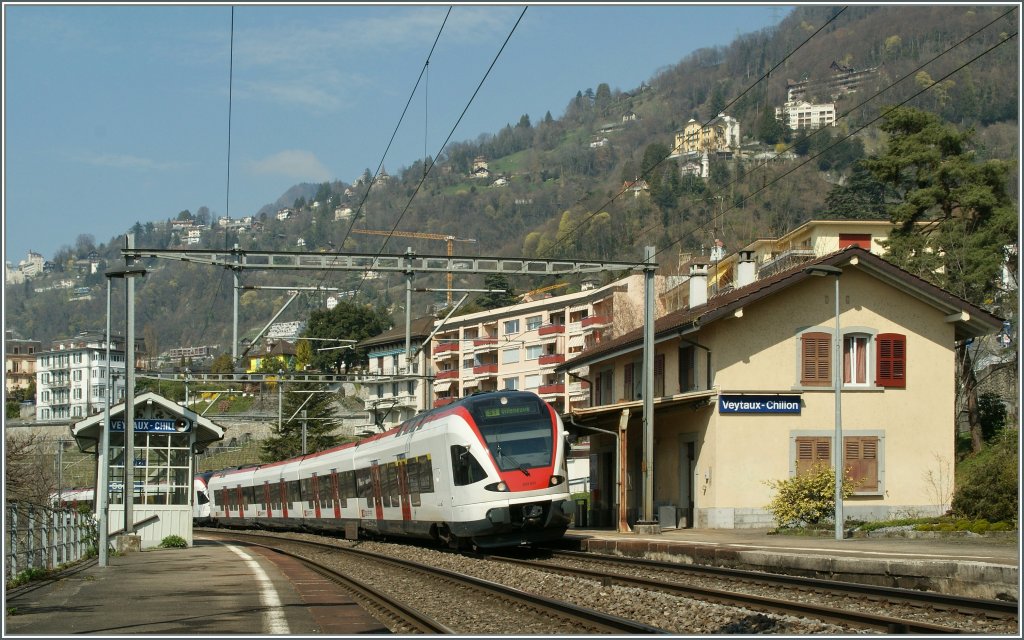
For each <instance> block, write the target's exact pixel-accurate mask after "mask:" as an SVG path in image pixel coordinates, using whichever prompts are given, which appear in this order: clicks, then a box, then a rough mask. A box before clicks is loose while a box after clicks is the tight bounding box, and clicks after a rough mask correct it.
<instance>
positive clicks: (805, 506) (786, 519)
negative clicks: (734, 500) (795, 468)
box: [765, 463, 854, 527]
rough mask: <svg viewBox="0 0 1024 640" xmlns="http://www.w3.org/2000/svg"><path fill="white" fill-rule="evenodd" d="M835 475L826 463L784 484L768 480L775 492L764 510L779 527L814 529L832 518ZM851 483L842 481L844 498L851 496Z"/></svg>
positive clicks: (833, 514)
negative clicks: (812, 526) (804, 526)
mask: <svg viewBox="0 0 1024 640" xmlns="http://www.w3.org/2000/svg"><path fill="white" fill-rule="evenodd" d="M835 478H836V476H835V473H834V472H833V471H832V467H831V466H830V465H828V464H826V463H818V464H816V465H814V466H813V467H811V468H810V469H809V470H807V471H806V472H804V473H801V474H798V475H796V476H793V477H792V478H787V479H785V480H767V481H765V484H767V485H768V486H769V487H771V488H772V489H773V490H774V491H775V495H774V497H773V498H772V500H771V502H769V503H768V505H767V506H766V507H765V508H766V509H768V511H770V512H771V514H772V515H773V516H775V521H776V522H778V523H779V526H780V527H789V526H799V525H816V524H818V523H820V522H822V521H824V520H831V519H833V518H835V513H836V492H835V486H836V485H835V482H836V479H835ZM853 490H854V483H853V482H852V481H851V480H850V479H849V478H846V479H844V481H843V489H842V491H843V497H844V498H847V497H849V496H851V495H852V494H853Z"/></svg>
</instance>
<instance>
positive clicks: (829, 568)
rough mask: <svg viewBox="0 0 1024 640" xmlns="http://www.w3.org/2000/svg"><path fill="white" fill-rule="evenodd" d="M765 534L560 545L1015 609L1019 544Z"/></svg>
mask: <svg viewBox="0 0 1024 640" xmlns="http://www.w3.org/2000/svg"><path fill="white" fill-rule="evenodd" d="M772 532H773V530H770V529H664V530H662V531H661V532H660V533H657V534H650V535H645V534H638V533H632V532H629V533H619V532H616V531H613V530H609V529H577V528H572V529H569V531H568V532H567V534H566V536H565V540H564V543H563V545H564V546H565V547H567V548H575V549H579V550H581V551H589V552H594V553H608V554H612V555H619V556H628V557H637V558H649V559H654V560H665V559H673V560H678V561H680V562H684V563H689V564H704V565H711V566H719V567H730V568H735V569H748V570H753V571H770V572H774V573H784V574H789V575H796V576H804V577H811V578H821V579H829V580H845V581H848V582H857V583H862V584H870V585H876V586H886V587H898V588H905V589H919V590H926V591H936V592H939V593H946V594H950V595H961V596H970V597H975V598H987V599H993V600H995V599H998V600H1007V601H1019V598H1020V571H1019V568H1020V537H1019V533H1017V532H1012V533H1007V534H1001V535H986V536H982V535H975V534H969V533H953V534H938V533H935V534H931V533H930V532H913V531H907V532H895V533H881V534H876V535H872V536H864V537H851V538H844V539H843V540H836V539H835V536H834V535H833V536H793V535H774V534H773V533H772Z"/></svg>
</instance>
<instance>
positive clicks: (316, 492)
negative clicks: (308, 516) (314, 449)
mask: <svg viewBox="0 0 1024 640" xmlns="http://www.w3.org/2000/svg"><path fill="white" fill-rule="evenodd" d="M312 480H313V517H315V518H316V519H317V520H319V519H320V478H318V477H317V475H316V474H315V473H314V474H313V478H312Z"/></svg>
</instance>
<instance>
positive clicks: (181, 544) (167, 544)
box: [160, 536, 188, 549]
mask: <svg viewBox="0 0 1024 640" xmlns="http://www.w3.org/2000/svg"><path fill="white" fill-rule="evenodd" d="M187 547H188V542H187V541H186V540H185V538H182V537H181V536H167V537H166V538H164V539H163V540H161V541H160V548H161V549H185V548H187Z"/></svg>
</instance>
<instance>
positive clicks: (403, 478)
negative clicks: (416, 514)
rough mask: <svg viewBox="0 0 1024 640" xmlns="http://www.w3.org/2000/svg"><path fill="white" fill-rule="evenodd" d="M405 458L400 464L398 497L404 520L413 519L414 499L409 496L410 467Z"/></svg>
mask: <svg viewBox="0 0 1024 640" xmlns="http://www.w3.org/2000/svg"><path fill="white" fill-rule="evenodd" d="M406 463H407V461H406V460H405V459H402V460H399V461H398V462H397V464H398V499H399V500H400V501H401V504H402V520H404V521H405V522H408V521H410V520H412V499H411V498H410V496H409V468H408V466H407V464H406Z"/></svg>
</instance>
